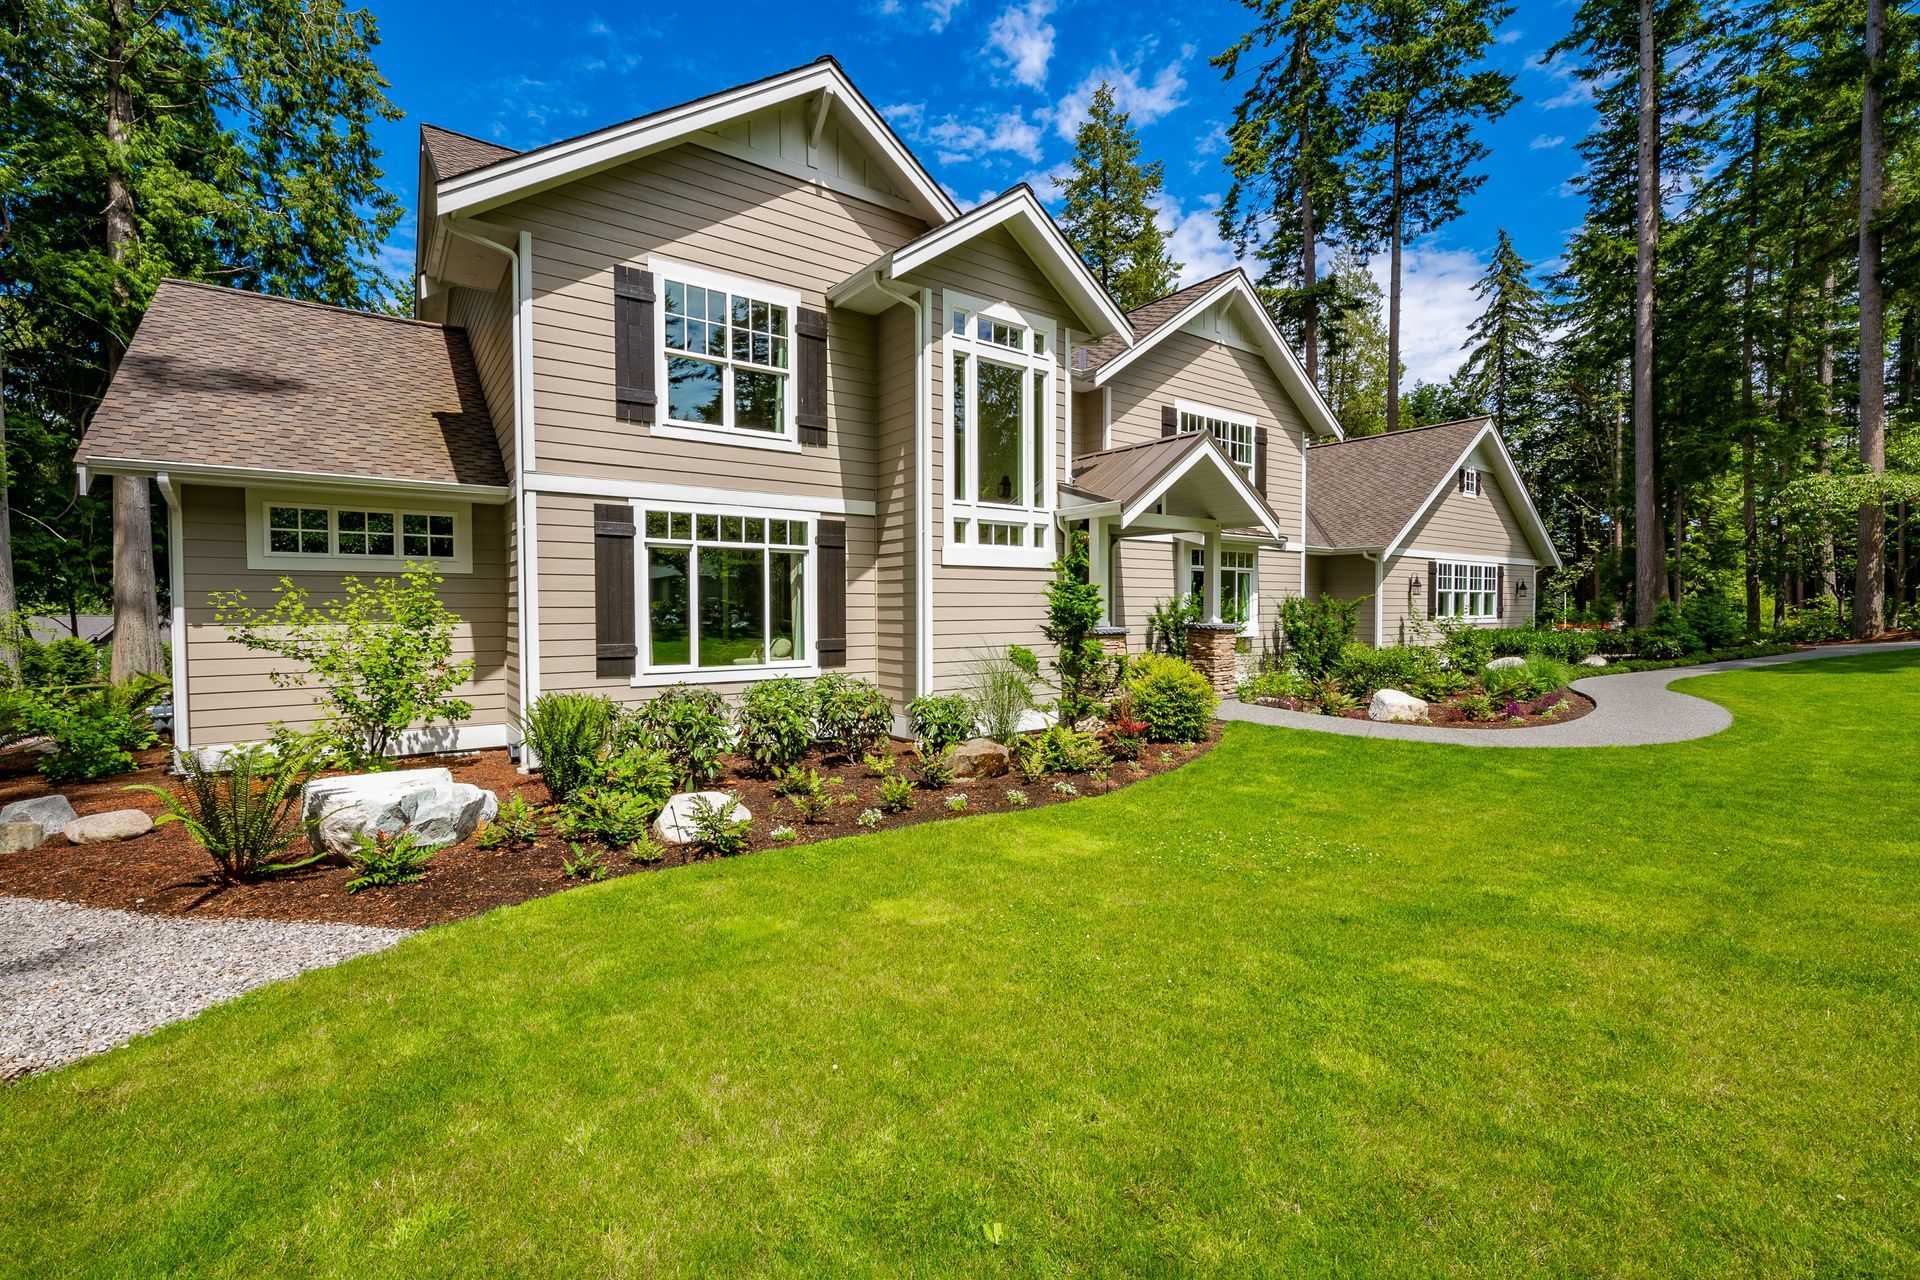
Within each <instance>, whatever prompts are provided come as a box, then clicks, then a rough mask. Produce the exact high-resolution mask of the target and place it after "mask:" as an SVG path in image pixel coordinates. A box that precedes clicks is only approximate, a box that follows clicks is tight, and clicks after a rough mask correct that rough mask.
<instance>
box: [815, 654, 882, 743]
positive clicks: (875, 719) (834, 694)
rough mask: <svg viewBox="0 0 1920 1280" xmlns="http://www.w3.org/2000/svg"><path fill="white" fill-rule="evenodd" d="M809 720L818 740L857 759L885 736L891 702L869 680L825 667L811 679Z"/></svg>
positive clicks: (877, 686)
mask: <svg viewBox="0 0 1920 1280" xmlns="http://www.w3.org/2000/svg"><path fill="white" fill-rule="evenodd" d="M813 723H814V727H815V729H816V730H817V731H818V732H819V735H820V739H821V741H823V742H825V743H827V744H828V746H829V747H831V748H832V749H833V750H835V751H837V752H839V753H840V754H841V755H843V756H845V757H846V758H847V759H849V760H858V759H859V758H860V757H861V756H863V755H865V754H866V753H867V752H869V751H871V750H873V749H874V748H875V747H876V746H878V745H879V744H880V742H881V740H882V739H884V738H885V737H886V736H887V732H888V730H889V729H891V728H892V726H893V704H892V703H891V702H888V701H887V695H886V694H884V693H882V692H880V686H879V685H877V684H875V683H874V682H873V681H871V680H862V679H860V678H859V677H857V676H846V675H841V674H840V673H839V672H837V671H829V672H827V673H826V674H825V675H823V676H820V677H818V678H817V679H815V680H814V682H813Z"/></svg>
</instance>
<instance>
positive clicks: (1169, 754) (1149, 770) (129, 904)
mask: <svg viewBox="0 0 1920 1280" xmlns="http://www.w3.org/2000/svg"><path fill="white" fill-rule="evenodd" d="M1218 741H1219V727H1218V726H1217V725H1216V726H1215V727H1214V730H1213V732H1212V734H1211V735H1210V736H1209V738H1208V739H1207V741H1205V742H1202V743H1198V744H1196V745H1195V746H1193V747H1191V748H1181V747H1177V746H1161V745H1149V746H1148V747H1147V748H1146V749H1145V751H1144V752H1143V753H1142V755H1141V758H1140V760H1139V762H1138V767H1137V768H1136V767H1135V766H1134V765H1130V764H1124V763H1118V762H1116V763H1115V765H1114V766H1113V768H1112V770H1111V771H1110V775H1109V777H1108V780H1107V781H1106V783H1104V784H1101V783H1098V782H1094V781H1093V780H1091V779H1088V778H1086V777H1082V776H1068V777H1065V778H1062V777H1061V776H1059V775H1055V776H1051V777H1048V778H1046V779H1044V780H1043V781H1040V782H1035V783H1031V784H1023V783H1021V782H1019V781H1018V780H1017V779H1016V778H1014V777H1013V776H1012V775H1008V776H1006V777H1000V778H985V779H979V780H973V781H967V782H956V783H954V784H953V786H952V787H950V788H948V789H947V790H944V791H918V792H916V794H915V801H914V808H913V809H912V810H911V811H910V812H907V813H900V814H888V815H887V816H886V818H885V819H884V821H883V822H882V823H881V827H880V829H881V830H883V831H884V830H890V829H892V828H895V827H903V826H909V825H912V824H915V823H920V822H930V821H934V820H937V819H943V818H953V817H965V816H970V815H972V814H977V813H1004V812H1007V811H1009V810H1011V809H1012V808H1014V806H1012V805H1009V804H1008V803H1007V801H1006V793H1007V792H1008V790H1009V789H1018V790H1020V791H1023V792H1025V793H1026V795H1027V796H1028V799H1029V804H1028V805H1027V806H1025V807H1029V808H1039V807H1041V806H1043V805H1049V804H1057V803H1060V802H1062V801H1065V800H1068V799H1072V798H1074V797H1072V796H1068V795H1065V794H1061V793H1058V792H1055V791H1054V790H1053V785H1054V783H1055V782H1057V781H1067V782H1070V783H1071V784H1072V785H1073V786H1074V787H1075V788H1076V790H1077V791H1078V793H1079V794H1080V795H1082V796H1086V795H1094V794H1097V793H1099V792H1101V791H1102V790H1103V789H1106V790H1112V789H1116V788H1119V787H1122V786H1126V785H1128V784H1129V783H1132V782H1136V781H1139V780H1140V779H1142V778H1148V777H1152V776H1154V775H1155V774H1159V773H1165V772H1167V771H1168V770H1170V769H1176V768H1178V767H1179V766H1181V765H1183V764H1185V763H1187V762H1188V761H1189V760H1193V759H1195V758H1197V757H1198V756H1201V755H1204V754H1205V753H1206V752H1207V751H1209V750H1211V749H1212V747H1213V745H1214V744H1215V743H1216V742H1218ZM892 749H893V751H894V752H895V754H897V755H900V756H909V755H911V750H910V748H908V747H906V746H905V745H904V744H899V743H896V744H893V747H892ZM34 759H35V758H34V757H33V756H30V755H26V754H24V753H22V754H15V755H11V756H6V757H0V804H7V803H10V802H12V801H14V800H21V799H25V798H26V797H28V796H35V795H46V794H48V793H50V792H52V791H54V790H56V788H54V787H51V786H49V785H48V784H47V782H46V781H45V780H44V779H43V778H41V777H40V776H39V774H37V773H35V772H34ZM166 759H167V751H166V749H165V748H156V749H154V750H152V751H148V752H144V753H142V754H141V755H140V756H139V757H138V760H139V764H140V768H139V769H138V771H137V772H134V773H131V774H122V775H120V776H118V777H113V778H102V779H99V780H97V781H93V782H85V783H76V784H73V785H70V786H66V787H62V788H58V790H61V791H63V792H64V793H65V794H66V797H67V799H68V800H69V801H71V802H72V804H73V807H74V809H75V810H76V811H78V812H79V813H82V814H88V813H98V812H100V811H102V810H105V809H126V808H137V809H144V810H145V811H146V812H148V813H151V814H155V815H158V814H159V813H161V812H163V806H162V805H161V803H160V800H159V798H158V797H156V796H150V795H145V794H129V793H128V792H126V791H125V790H123V788H125V787H127V786H129V785H131V784H134V783H154V784H157V785H161V786H168V785H170V780H169V779H167V777H166V775H165V772H164V770H165V765H166ZM808 763H809V764H810V765H812V766H813V767H814V768H817V769H819V770H820V772H821V773H822V774H823V775H825V776H827V777H831V778H838V779H840V780H841V782H842V783H843V785H844V792H843V794H846V795H850V796H852V797H853V799H852V801H851V802H849V803H845V804H840V805H836V806H835V807H834V809H833V811H832V812H831V813H830V814H829V815H828V817H827V818H826V819H825V820H824V821H822V822H819V823H815V824H811V825H809V824H806V823H803V822H801V821H800V820H799V819H798V818H797V817H796V816H795V815H794V813H793V810H792V808H791V807H790V806H789V805H788V804H787V803H786V801H784V800H781V799H779V798H778V797H776V796H775V795H774V794H773V792H772V788H771V780H770V779H767V778H762V777H759V776H756V775H754V774H753V773H751V772H748V771H745V770H742V769H740V768H738V767H735V768H730V769H729V770H728V772H727V773H726V774H725V775H724V776H723V777H722V778H721V779H720V781H719V782H717V783H716V784H714V786H715V788H716V789H718V790H726V791H733V792H735V793H737V794H738V795H739V797H740V800H741V802H742V803H743V804H745V805H746V806H747V808H748V810H749V811H750V812H751V813H752V814H753V816H754V823H753V831H752V848H753V850H754V851H756V852H757V851H759V850H763V849H767V848H770V847H777V842H776V841H774V840H773V839H772V838H771V834H770V833H771V832H772V831H773V830H774V829H775V828H776V827H779V826H791V827H793V828H794V830H795V831H796V832H797V833H798V837H799V838H798V839H797V840H795V841H794V842H793V843H795V844H811V843H813V842H814V841H817V840H828V839H832V838H834V837H836V836H848V835H858V834H865V832H864V831H863V829H862V828H860V827H859V826H858V825H857V824H856V822H855V819H856V818H857V817H858V816H859V814H860V811H861V810H862V809H864V808H867V807H868V806H875V807H877V795H878V792H879V787H880V779H878V778H875V777H870V776H869V775H868V772H867V770H866V768H865V767H864V766H862V765H859V764H848V763H847V762H845V761H842V760H840V759H838V758H837V757H836V758H832V759H826V758H822V757H820V756H818V755H816V756H815V757H814V758H813V759H811V760H809V761H808ZM903 763H904V761H903ZM420 765H445V766H447V767H448V768H450V769H451V770H452V772H453V776H454V778H455V780H457V781H460V782H470V783H473V784H474V785H475V786H481V787H487V788H489V789H491V790H492V791H493V792H495V793H496V794H497V795H499V796H500V797H501V798H502V799H503V800H504V799H505V798H506V797H507V796H508V795H510V794H514V793H518V794H519V795H521V796H522V797H524V798H525V799H526V801H527V802H528V803H529V804H533V805H536V806H540V805H545V804H547V803H548V799H549V797H548V795H547V788H546V784H545V783H543V782H541V781H540V779H539V777H538V776H527V775H524V774H522V773H520V772H519V770H518V769H517V768H516V767H515V766H514V765H513V764H512V763H511V762H510V761H509V760H508V759H507V753H506V752H505V751H504V750H496V751H481V752H477V753H475V754H473V755H471V756H461V757H440V758H435V759H431V760H403V761H397V762H396V767H397V768H412V767H416V766H420ZM953 795H964V796H966V797H967V808H966V810H965V812H964V813H961V814H954V813H951V812H949V811H948V809H947V808H946V801H947V798H948V797H949V796H953ZM298 848H299V849H304V848H305V846H304V844H302V845H301V846H298ZM566 852H567V846H566V843H565V842H564V841H562V840H560V839H558V838H556V837H552V836H543V837H542V838H541V840H540V841H539V842H538V843H537V844H534V845H532V846H530V847H526V848H515V849H492V850H483V849H479V848H476V847H475V846H474V844H473V842H472V841H471V840H468V841H464V842H462V843H460V844H457V845H449V846H447V847H446V848H444V849H442V850H441V851H440V852H439V853H438V854H436V855H435V856H434V859H433V862H432V863H431V864H430V865H429V868H428V871H427V875H426V878H425V879H424V880H421V881H419V882H418V883H416V884H410V885H401V886H398V887H395V888H391V889H369V890H366V891H364V892H361V893H356V894H349V893H348V892H347V891H346V882H347V879H348V877H349V872H348V871H347V870H346V869H345V868H343V867H331V866H315V867H310V868H305V869H303V870H300V871H296V872H290V873H287V874H284V875H280V876H274V877H270V878H268V879H264V880H259V881H255V882H252V883H247V884H223V883H221V882H220V880H219V879H218V878H217V877H216V876H215V875H214V874H213V863H212V860H211V859H209V858H208V857H207V855H206V853H205V852H204V851H203V850H202V849H200V847H199V846H198V845H196V844H194V843H193V841H192V839H191V837H189V836H188V834H187V832H186V831H185V829H184V828H182V827H181V826H180V824H178V823H169V824H167V825H166V826H164V827H158V828H156V829H155V830H154V831H152V832H151V833H149V834H147V835H144V836H140V837H138V838H136V839H132V840H123V841H119V842H116V843H110V844H98V845H81V846H74V845H69V844H67V843H66V842H65V841H64V840H62V839H61V838H59V837H55V838H54V839H53V840H52V841H50V842H48V843H47V844H44V845H42V846H41V847H40V848H38V849H34V850H30V851H28V852H25V853H9V854H0V895H14V896H18V897H27V898H57V899H60V900H62V901H66V902H78V903H82V904H84V905H86V906H94V907H114V908H117V909H119V910H123V911H144V912H152V913H156V914H162V915H176V916H192V917H198V918H208V919H214V918H222V917H232V916H248V917H257V918H265V919H272V920H317V921H326V922H329V923H337V924H367V925H381V926H386V927H390V928H402V929H419V928H424V927H426V926H428V925H433V924H441V923H444V922H446V921H449V920H458V919H462V918H464V917H466V916H472V915H478V914H480V913H481V912H484V911H491V910H493V909H494V908H495V907H503V906H508V905H510V904H512V903H515V902H523V901H525V900H527V899H529V898H538V897H544V896H545V895H547V894H550V893H556V892H558V891H559V890H561V889H566V888H570V887H572V886H573V885H574V884H576V883H578V882H577V881H573V880H569V879H568V878H567V877H566V876H565V874H564V873H563V872H562V871H561V869H560V864H561V859H562V857H563V856H564V855H565V854H566ZM697 857H698V856H697V855H695V854H693V853H692V852H691V851H690V850H686V849H681V848H671V847H670V848H669V850H668V852H667V857H666V859H665V860H664V861H663V862H660V863H657V864H655V865H654V867H642V866H639V865H637V864H635V863H633V862H630V861H629V860H628V859H627V857H626V855H625V854H624V853H622V852H619V851H610V852H608V853H607V854H606V855H605V863H606V867H607V875H608V877H609V878H612V877H615V876H622V875H630V874H632V873H634V872H637V871H643V870H653V869H660V868H667V867H674V866H680V865H684V864H686V863H688V862H691V861H695V860H697Z"/></svg>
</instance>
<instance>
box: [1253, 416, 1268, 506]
mask: <svg viewBox="0 0 1920 1280" xmlns="http://www.w3.org/2000/svg"><path fill="white" fill-rule="evenodd" d="M1253 487H1254V489H1255V490H1257V491H1258V492H1259V494H1260V496H1261V497H1263V498H1264V497H1266V496H1267V429H1266V428H1265V427H1255V428H1254V429H1253Z"/></svg>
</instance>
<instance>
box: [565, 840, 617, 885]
mask: <svg viewBox="0 0 1920 1280" xmlns="http://www.w3.org/2000/svg"><path fill="white" fill-rule="evenodd" d="M567 849H568V852H567V853H565V854H562V855H561V857H560V874H561V875H563V876H565V877H566V878H567V879H569V880H585V881H587V882H588V883H590V884H591V883H594V882H596V881H600V880H605V879H606V878H607V863H606V860H605V859H604V858H602V857H601V856H600V853H599V851H598V850H596V849H589V848H587V847H585V846H584V845H577V844H570V845H568V846H567Z"/></svg>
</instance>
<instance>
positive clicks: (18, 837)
mask: <svg viewBox="0 0 1920 1280" xmlns="http://www.w3.org/2000/svg"><path fill="white" fill-rule="evenodd" d="M46 842H47V829H46V828H45V827H43V826H41V825H40V824H39V823H37V822H0V853H24V852H26V851H27V850H28V849H38V848H39V847H40V846H41V845H43V844H45V843H46Z"/></svg>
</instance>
